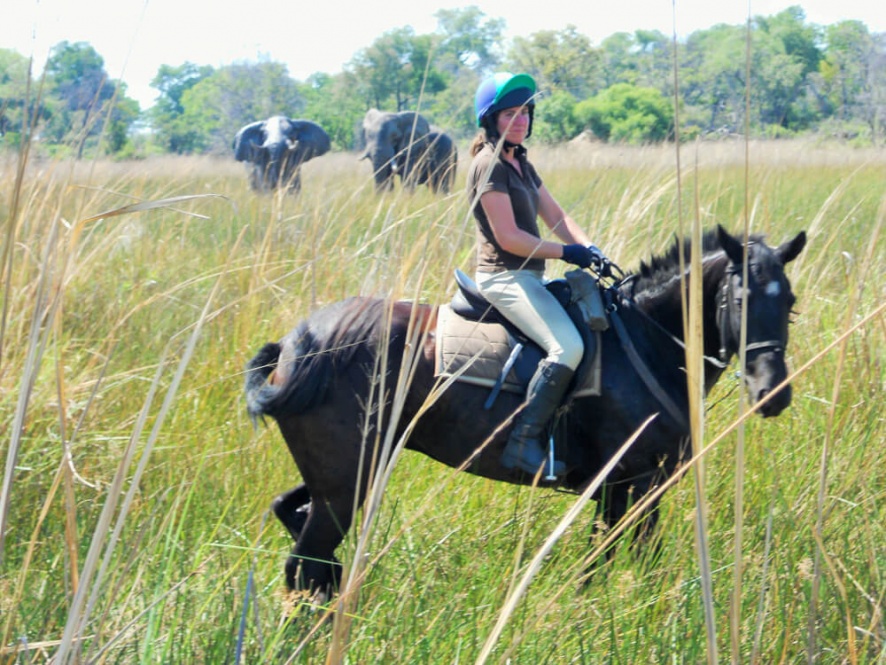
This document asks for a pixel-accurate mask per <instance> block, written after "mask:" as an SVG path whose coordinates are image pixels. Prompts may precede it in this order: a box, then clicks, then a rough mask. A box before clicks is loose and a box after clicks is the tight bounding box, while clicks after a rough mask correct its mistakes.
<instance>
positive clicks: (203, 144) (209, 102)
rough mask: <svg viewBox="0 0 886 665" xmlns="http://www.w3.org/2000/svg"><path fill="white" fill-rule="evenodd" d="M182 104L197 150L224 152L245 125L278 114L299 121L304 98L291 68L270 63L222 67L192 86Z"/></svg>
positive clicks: (185, 92)
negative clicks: (291, 73) (288, 69)
mask: <svg viewBox="0 0 886 665" xmlns="http://www.w3.org/2000/svg"><path fill="white" fill-rule="evenodd" d="M181 105H182V108H183V109H184V110H183V113H182V122H183V123H184V126H185V127H187V128H189V129H190V130H191V131H192V132H193V133H194V134H193V137H192V138H193V150H194V151H204V150H208V151H211V152H215V153H219V154H223V153H226V152H228V151H230V150H231V141H232V140H233V138H234V136H235V135H236V134H237V131H238V130H239V129H240V128H241V127H242V126H243V125H245V124H247V123H250V122H254V121H256V120H264V119H265V118H268V117H270V116H272V115H278V114H279V115H288V116H290V117H298V115H299V114H300V113H301V111H302V109H303V108H304V100H303V99H302V96H301V93H300V92H299V87H298V84H297V83H296V82H295V80H294V79H292V78H291V77H290V76H289V73H288V71H287V69H286V65H283V64H282V63H279V62H270V61H264V62H259V63H257V64H247V63H238V64H233V65H227V66H225V67H220V68H219V69H217V70H216V71H214V72H213V73H212V74H210V75H209V76H207V77H206V78H203V79H200V80H199V81H198V82H197V83H195V84H194V85H192V86H191V87H189V88H187V89H186V90H185V91H184V92H183V93H182V96H181Z"/></svg>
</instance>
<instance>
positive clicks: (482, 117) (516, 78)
mask: <svg viewBox="0 0 886 665" xmlns="http://www.w3.org/2000/svg"><path fill="white" fill-rule="evenodd" d="M535 93H536V85H535V81H534V80H533V78H532V77H531V76H530V75H529V74H511V73H510V72H498V73H496V74H493V75H492V76H490V77H488V78H486V79H484V80H483V81H482V82H481V83H480V85H479V86H478V87H477V93H476V94H475V95H474V112H475V113H476V116H477V126H478V127H485V128H486V129H487V130H488V129H490V126H491V124H492V123H489V120H490V119H491V118H494V117H495V114H496V113H498V112H499V111H501V110H502V109H508V108H511V107H514V106H527V107H528V108H529V113H530V120H529V131H528V132H527V133H526V136H527V137H529V136H530V135H531V134H532V113H533V111H534V110H535V104H534V102H533V101H532V100H533V99H534V98H535ZM493 129H494V128H493Z"/></svg>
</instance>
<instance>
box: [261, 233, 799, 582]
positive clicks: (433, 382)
mask: <svg viewBox="0 0 886 665" xmlns="http://www.w3.org/2000/svg"><path fill="white" fill-rule="evenodd" d="M805 244H806V235H805V233H803V232H801V233H799V234H798V235H797V236H796V237H795V238H794V239H793V240H791V241H789V242H786V243H784V244H783V245H781V246H779V247H777V248H774V247H769V246H768V245H766V243H765V242H764V241H763V239H762V238H761V237H753V238H751V239H750V242H749V243H748V245H746V246H743V244H742V242H741V241H740V240H739V239H737V238H735V237H733V236H731V235H730V234H728V233H727V232H726V231H725V230H723V229H722V227H718V229H717V231H716V232H709V233H707V234H705V237H704V242H703V247H704V255H703V264H702V265H703V274H702V279H703V281H704V285H703V293H704V296H703V298H704V353H705V356H706V362H705V390H706V391H707V390H709V389H710V388H711V386H713V384H714V382H715V381H717V379H718V378H719V377H720V375H721V374H722V373H723V371H724V369H725V368H726V363H727V362H728V361H729V360H730V359H731V358H732V357H733V356H734V355H735V354H736V353H737V352H738V349H739V331H740V321H741V308H742V307H743V306H745V307H747V338H746V339H747V352H746V364H745V367H744V370H743V372H742V375H743V377H744V382H745V385H746V387H747V390H748V392H749V395H750V399H751V400H752V401H753V402H754V403H756V402H758V401H760V400H761V399H762V398H763V397H764V396H767V395H769V393H771V392H772V390H773V388H775V387H776V386H777V385H778V384H780V383H782V382H783V381H784V379H785V378H786V377H787V368H786V366H785V350H786V346H787V341H788V322H789V318H790V312H791V307H792V305H793V304H794V295H793V293H792V292H791V286H790V283H789V282H788V279H787V277H786V276H785V273H784V266H785V264H787V263H788V262H789V261H792V260H793V259H794V258H796V256H797V255H798V254H799V253H800V252H801V251H802V249H803V247H804V246H805ZM684 247H685V252H686V254H685V256H686V261H685V265H689V251H690V247H689V244H688V243H684ZM745 247H746V249H747V251H748V280H747V283H746V284H742V274H743V254H744V252H743V250H744V249H745ZM681 283H685V280H681V273H680V262H679V247H678V246H677V244H676V243H675V244H674V246H673V247H671V249H670V250H669V252H668V253H666V254H665V255H663V256H659V257H655V258H653V259H652V260H651V261H650V262H649V263H648V264H645V263H642V264H641V267H640V271H639V272H638V273H636V274H633V275H630V276H629V277H628V278H627V279H625V280H623V281H621V282H620V283H619V284H618V285H617V286H615V287H612V288H611V289H610V293H611V295H612V296H613V297H614V298H615V302H616V305H617V310H616V314H613V315H611V316H612V317H613V318H615V316H617V317H618V319H619V320H620V324H623V329H625V330H628V331H630V341H629V342H625V340H624V339H623V338H622V337H620V336H619V334H618V333H617V332H616V330H615V329H614V328H617V327H621V326H620V325H619V326H610V328H609V330H607V331H606V332H604V333H603V334H602V363H603V368H602V390H601V393H602V394H601V395H600V396H599V397H579V398H576V399H574V400H573V401H572V403H571V406H570V409H569V412H568V416H567V417H566V418H565V419H564V422H565V425H563V427H564V428H565V440H566V442H567V443H566V457H565V461H566V464H567V469H568V470H567V473H566V475H565V476H564V477H563V478H561V480H560V483H559V484H560V486H561V487H564V488H567V489H580V488H582V487H583V486H585V485H586V484H587V483H588V482H589V481H590V480H591V479H593V477H594V476H595V475H596V474H597V472H598V471H599V470H600V469H601V468H602V467H603V466H604V465H605V464H606V462H607V460H608V459H610V458H611V456H612V455H613V454H614V453H615V451H617V450H618V448H619V447H620V446H621V445H622V444H623V443H624V442H625V441H626V440H627V439H628V438H629V437H630V436H631V435H632V434H633V433H634V432H635V431H636V430H637V429H638V427H639V426H640V425H641V424H642V423H643V422H644V421H645V420H646V419H647V418H648V417H649V416H650V415H652V414H655V413H658V414H659V415H658V417H656V418H655V419H653V420H652V422H651V424H650V425H649V426H648V427H647V428H646V429H644V430H643V432H642V434H641V435H640V437H639V438H638V439H637V440H636V441H635V442H634V444H633V446H632V447H631V448H630V450H629V451H628V452H627V454H626V455H625V456H624V457H623V458H622V459H621V461H620V462H619V464H618V465H617V467H616V468H615V470H614V471H612V472H611V473H610V475H609V476H608V477H607V479H606V483H605V485H604V489H603V490H602V491H601V492H600V495H599V496H596V497H594V498H595V499H596V500H597V501H598V506H601V507H602V508H601V512H602V518H603V519H604V521H605V522H606V524H608V525H609V526H612V525H614V524H615V523H616V522H617V521H618V520H619V519H620V518H621V517H622V516H623V515H624V514H625V512H626V511H627V509H628V507H629V506H628V504H629V501H631V500H632V498H633V500H638V499H639V498H640V497H642V496H643V495H644V494H645V493H647V492H648V491H649V490H650V489H652V488H653V485H654V484H655V483H657V482H660V480H661V478H662V474H665V475H667V474H669V473H672V472H673V470H674V469H675V468H676V465H677V463H678V460H679V459H680V456H681V453H682V447H683V445H684V444H685V442H686V441H687V437H688V430H687V425H686V421H687V419H688V418H687V416H686V414H688V398H687V388H686V374H685V371H684V369H683V366H682V365H683V358H684V352H683V349H682V346H681V343H682V339H683V324H682V307H681ZM436 314H437V308H436V307H434V306H431V305H423V304H415V303H410V302H402V301H396V302H394V301H388V300H382V299H373V298H358V297H354V298H349V299H347V300H344V301H341V302H338V303H335V304H332V305H330V306H328V307H325V308H323V309H321V310H319V311H317V312H315V313H314V314H312V315H311V316H310V317H308V318H307V319H306V320H304V321H303V322H302V323H300V324H299V325H298V327H296V328H295V330H293V331H292V332H291V333H289V334H288V335H287V336H285V337H284V338H283V339H282V340H281V341H280V342H279V343H269V344H266V345H265V346H264V347H263V348H262V349H261V350H260V351H259V352H258V354H257V355H256V356H255V357H254V358H253V359H252V360H251V361H250V363H249V366H248V371H247V376H246V397H247V404H248V409H249V413H250V414H251V416H252V417H253V418H257V417H260V416H266V415H267V416H271V417H272V418H274V419H275V420H276V421H277V424H278V425H279V428H280V431H281V433H282V434H283V438H284V439H285V440H286V443H287V445H288V446H289V451H290V452H291V454H292V457H293V459H294V460H295V463H296V465H298V468H299V471H300V472H301V475H302V477H303V479H304V484H302V485H299V486H297V487H295V488H294V489H292V490H290V491H288V492H286V493H284V494H281V495H280V496H279V497H277V498H276V499H275V500H274V503H273V509H274V512H275V514H276V515H277V517H278V518H279V519H280V520H281V521H282V522H283V524H284V525H286V527H287V529H288V530H289V532H290V534H291V535H292V537H293V538H294V539H295V540H296V544H295V547H294V549H293V551H292V554H291V555H290V557H289V558H288V559H287V562H286V581H287V584H288V585H289V587H290V588H306V589H309V590H313V589H318V588H319V589H322V590H329V589H330V588H331V587H335V586H337V585H338V583H339V581H340V575H341V564H340V563H339V562H338V560H337V559H336V558H335V556H334V550H335V549H336V547H337V546H338V545H339V543H341V541H342V539H343V538H344V534H345V533H346V532H347V530H348V529H349V528H350V526H351V520H352V518H353V514H354V510H355V507H356V506H360V505H362V503H363V500H364V498H365V496H366V488H367V487H368V485H369V483H370V480H371V474H372V472H373V471H374V470H378V469H379V468H380V467H381V466H382V465H383V463H384V461H383V460H379V456H380V455H382V450H383V447H382V443H383V442H384V441H385V438H386V437H388V438H389V440H390V435H391V434H393V435H394V437H396V438H395V439H393V440H395V441H396V440H399V439H400V437H401V436H404V435H407V439H406V444H405V445H406V447H407V448H409V449H412V450H416V451H418V452H421V453H424V454H425V455H428V456H429V457H432V458H433V459H435V460H437V461H439V462H442V463H443V464H446V465H449V466H452V467H459V466H461V465H462V464H464V463H465V462H466V461H468V460H470V462H469V464H468V465H467V467H466V468H467V470H468V471H469V472H470V473H475V474H479V475H481V476H485V477H487V478H492V479H495V480H501V481H505V482H510V483H531V482H533V478H531V477H528V476H526V475H524V474H522V473H521V472H519V471H508V470H506V469H504V468H503V467H502V466H501V465H500V463H499V458H500V456H501V452H502V449H503V447H504V445H505V442H506V440H507V434H508V429H509V427H510V421H509V419H510V418H511V416H512V415H513V413H514V411H515V409H517V408H518V407H519V406H520V404H521V400H522V397H520V396H519V395H517V394H515V393H505V392H502V393H501V394H500V395H499V396H498V398H497V400H496V401H495V402H494V404H493V406H492V408H491V409H489V410H484V402H485V400H486V399H487V397H488V395H489V389H488V388H485V387H480V386H474V385H470V384H467V383H462V382H455V383H452V384H451V385H449V386H448V387H447V388H446V389H445V390H443V391H442V392H440V390H439V389H440V385H441V380H440V379H436V378H435V376H434V370H435V339H436V334H435V331H436V318H437V317H436ZM435 390H436V391H437V393H439V394H437V393H435V392H434V391H435ZM429 395H433V399H428V398H429ZM790 401H791V390H790V386H789V385H788V386H785V387H783V388H782V389H781V390H780V391H778V392H777V393H775V394H772V395H769V399H768V400H767V401H766V403H765V404H764V405H762V406H761V408H760V413H761V414H762V415H763V416H764V417H766V416H777V415H778V414H779V413H780V412H781V411H782V410H784V409H785V408H786V407H787V406H788V405H789V404H790ZM666 403H667V404H666ZM666 407H670V408H666ZM503 423H504V426H502V425H503ZM391 426H392V427H394V428H395V431H394V432H389V431H388V430H389V429H390V427H391ZM410 430H411V431H410ZM483 444H485V445H483ZM478 448H480V449H479V450H478ZM657 508H658V506H657V503H653V505H652V506H651V507H650V508H649V509H648V513H647V514H646V520H645V522H644V524H645V528H646V529H647V530H648V529H649V528H650V526H654V524H655V519H656V514H657Z"/></svg>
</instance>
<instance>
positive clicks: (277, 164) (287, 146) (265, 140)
mask: <svg viewBox="0 0 886 665" xmlns="http://www.w3.org/2000/svg"><path fill="white" fill-rule="evenodd" d="M329 147H330V140H329V135H328V134H327V133H326V131H325V130H324V129H323V128H322V127H320V125H318V124H317V123H315V122H311V121H310V120H295V119H293V118H286V117H284V116H281V115H275V116H272V117H270V118H268V119H267V120H260V121H258V122H252V123H250V124H248V125H245V126H244V127H242V128H241V129H240V131H239V132H237V135H236V136H235V137H234V144H233V148H234V156H235V157H236V159H237V161H238V162H248V163H249V164H251V165H252V166H251V171H250V175H249V182H250V184H251V185H252V188H253V189H254V190H257V191H262V190H271V189H275V188H277V187H288V188H289V190H290V191H298V190H299V189H300V188H301V175H300V173H299V170H300V167H301V165H302V164H304V163H305V162H306V161H308V160H309V159H313V158H314V157H319V156H320V155H323V154H325V153H327V152H328V151H329Z"/></svg>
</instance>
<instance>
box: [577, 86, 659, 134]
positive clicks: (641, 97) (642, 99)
mask: <svg viewBox="0 0 886 665" xmlns="http://www.w3.org/2000/svg"><path fill="white" fill-rule="evenodd" d="M575 117H576V118H577V119H578V121H579V122H580V123H582V125H583V126H584V127H586V128H588V129H590V130H591V131H592V132H593V133H594V135H595V136H597V137H598V138H600V139H603V140H604V141H612V142H615V143H632V144H642V143H654V142H660V141H664V140H665V139H667V138H669V137H671V136H672V135H673V126H674V114H673V109H672V107H671V104H670V103H669V101H668V100H667V99H665V98H664V97H663V96H662V94H661V93H660V92H659V91H658V90H655V89H654V88H639V87H636V86H633V85H630V84H628V83H617V84H616V85H614V86H612V87H611V88H607V89H606V90H604V91H603V92H601V93H600V94H599V95H597V96H596V97H593V98H591V99H587V100H585V101H583V102H579V103H578V104H577V105H576V107H575Z"/></svg>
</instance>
